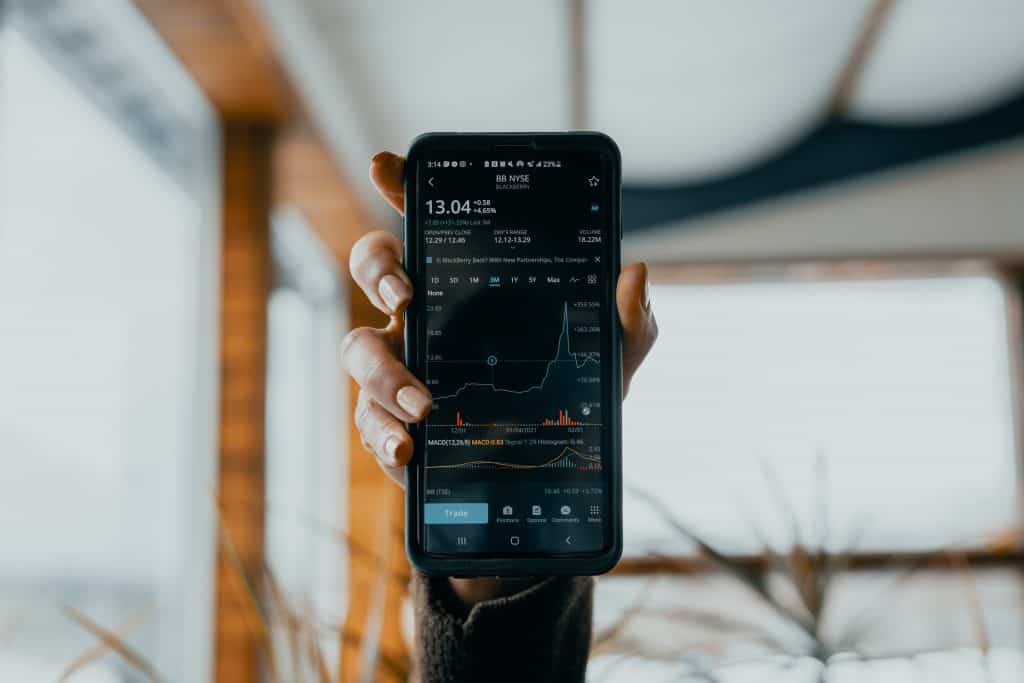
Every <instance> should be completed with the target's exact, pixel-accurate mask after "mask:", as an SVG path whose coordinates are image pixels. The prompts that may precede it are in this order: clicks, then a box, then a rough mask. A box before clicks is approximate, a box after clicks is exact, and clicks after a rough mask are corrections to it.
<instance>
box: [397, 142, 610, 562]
mask: <svg viewBox="0 0 1024 683" xmlns="http://www.w3.org/2000/svg"><path fill="white" fill-rule="evenodd" d="M546 145H553V146H557V147H560V148H565V147H578V148H582V149H599V150H603V151H606V152H608V153H609V154H610V156H611V158H612V159H613V160H614V162H613V164H612V181H613V184H612V188H613V192H612V203H613V204H612V210H611V211H609V215H610V216H612V217H613V220H614V221H615V224H614V225H613V229H612V230H611V231H610V232H611V233H612V234H614V233H615V227H616V225H617V228H618V233H619V234H618V237H619V239H617V240H615V241H614V248H613V249H612V250H611V252H612V258H611V263H610V264H609V274H610V275H611V277H610V278H609V280H608V282H609V283H610V284H609V286H610V287H611V297H612V300H613V301H614V296H615V284H614V283H616V282H617V281H618V276H619V270H620V266H621V264H620V262H621V237H622V208H621V187H622V161H621V155H620V153H619V149H618V146H616V144H615V142H614V141H613V140H612V139H611V138H610V137H608V136H607V135H604V134H603V133H597V132H567V133H424V134H423V135H420V136H418V137H417V138H416V139H415V140H413V142H412V145H411V146H410V148H409V152H408V154H407V155H406V175H405V180H404V183H405V219H404V234H403V239H404V245H405V246H404V249H405V267H406V269H407V272H409V275H410V277H412V278H413V280H414V281H418V280H419V276H420V272H419V270H420V268H421V265H420V264H421V262H422V259H420V258H418V254H417V250H418V248H419V247H418V244H419V239H418V235H413V234H411V231H412V230H414V229H415V228H414V226H415V225H416V220H417V211H418V210H419V200H418V197H417V194H416V187H415V182H412V180H411V177H410V174H409V172H408V169H411V168H415V164H416V162H417V161H418V159H419V158H420V156H421V155H422V154H423V153H424V151H426V150H428V149H453V150H455V149H460V148H466V147H473V148H480V147H500V148H502V151H508V150H509V149H515V148H518V147H523V148H533V149H538V148H543V147H544V146H546ZM421 305H422V301H421V300H420V298H419V293H418V292H417V293H415V294H414V295H413V301H412V302H411V303H410V305H409V307H408V308H407V309H406V312H405V361H406V364H407V365H408V366H409V367H410V368H412V369H413V371H414V372H415V373H416V374H417V375H418V376H420V377H421V378H422V374H421V373H420V372H419V368H420V363H419V360H418V354H419V340H418V339H417V338H416V332H415V331H416V330H418V328H419V320H418V317H419V308H420V306H421ZM609 308H610V309H611V321H610V322H611V323H612V324H611V325H607V326H606V327H607V328H608V329H610V330H611V331H612V332H611V334H612V339H611V344H612V346H611V348H612V354H611V355H612V359H611V362H612V363H613V364H614V365H613V367H612V371H611V377H612V387H611V390H612V393H611V395H612V399H613V402H614V406H615V408H614V409H612V410H610V411H608V417H609V419H608V429H610V430H611V435H610V436H611V438H610V442H611V444H612V446H613V449H612V451H613V452H612V453H611V457H610V458H605V457H604V454H602V462H603V464H604V466H605V468H606V469H607V470H608V471H609V473H610V476H609V479H608V485H609V488H610V501H611V506H612V522H611V527H610V536H611V543H610V544H609V546H608V547H607V548H606V549H605V550H604V551H603V552H600V553H596V554H593V555H574V556H555V555H552V556H538V555H532V556H524V557H507V556H502V557H494V558H489V557H465V558H452V557H436V556H434V555H431V554H428V553H427V552H425V551H424V550H423V548H422V546H421V543H420V529H421V523H422V520H421V514H422V510H423V500H422V499H421V489H422V488H423V486H422V483H423V461H422V448H423V438H424V434H423V430H422V428H421V427H420V426H419V425H408V427H409V432H410V434H411V435H412V437H413V444H414V451H413V457H412V460H411V461H410V462H409V466H408V467H407V468H406V475H405V549H406V553H407V554H408V556H409V561H410V562H411V563H412V565H413V567H415V568H416V570H417V571H419V572H421V573H422V574H426V575H428V576H451V577H476V576H547V575H575V576H584V575H594V574H603V573H605V572H607V571H609V570H611V569H612V568H613V567H614V566H615V564H616V563H617V562H618V561H619V558H620V557H621V556H622V327H621V325H620V323H619V317H618V308H617V307H616V306H614V305H613V306H610V307H609Z"/></svg>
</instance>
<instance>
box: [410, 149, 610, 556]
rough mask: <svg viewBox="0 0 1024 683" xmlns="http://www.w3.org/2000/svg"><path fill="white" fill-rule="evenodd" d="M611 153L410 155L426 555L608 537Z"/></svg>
mask: <svg viewBox="0 0 1024 683" xmlns="http://www.w3.org/2000/svg"><path fill="white" fill-rule="evenodd" d="M613 163H614V160H613V159H612V158H611V157H610V155H609V154H607V153H602V152H600V151H598V150H588V149H571V148H567V149H565V150H562V151H557V150H545V151H537V152H531V151H528V152H527V153H523V154H512V153H510V154H497V153H494V152H487V151H482V150H480V151H465V152H453V151H446V152H444V153H443V154H431V153H426V154H424V155H423V157H422V158H421V159H420V160H418V161H417V163H416V168H415V169H414V172H415V174H416V175H415V182H416V183H417V195H416V201H417V202H418V204H417V206H416V207H415V222H416V226H417V230H416V234H417V237H418V240H419V244H418V253H417V258H418V259H421V264H420V268H419V269H418V271H417V273H418V277H419V280H420V281H419V282H417V303H416V305H418V306H419V307H420V308H419V311H418V312H419V315H418V320H419V325H420V326H421V329H419V330H416V331H414V333H416V334H418V335H419V336H418V339H420V340H422V341H421V342H420V343H421V344H422V346H421V348H420V351H419V363H420V367H419V370H420V373H421V377H422V378H423V379H424V381H425V382H426V384H427V385H428V387H429V388H430V390H431V392H432V393H433V398H434V403H433V409H432V411H431V413H430V415H429V416H428V417H427V419H426V420H425V422H424V425H423V427H422V435H423V436H422V443H421V445H420V448H421V449H422V456H423V457H422V467H423V470H422V471H423V476H422V478H421V481H422V485H423V490H422V495H421V497H420V500H421V501H422V504H423V506H424V507H423V510H422V521H423V524H422V526H421V531H420V533H421V534H422V538H421V540H422V544H423V549H424V550H425V551H426V552H428V553H432V554H440V555H473V554H484V555H488V556H495V555H530V554H538V555H557V554H570V555H571V554H580V553H589V554H593V553H597V552H600V551H602V550H603V549H605V548H606V547H607V546H608V543H609V535H608V534H609V529H608V526H609V523H610V521H611V520H612V516H611V515H612V512H613V511H611V510H609V509H608V505H609V501H610V500H611V497H610V495H609V494H610V490H609V486H610V481H609V479H608V477H609V473H608V471H607V470H606V468H603V467H602V460H603V457H602V456H603V455H604V454H605V453H609V452H611V449H613V448H615V445H614V444H613V443H612V442H611V441H610V430H608V429H606V428H605V426H604V423H603V419H604V417H605V415H606V413H607V411H606V407H607V406H609V405H611V404H612V402H613V399H612V397H611V390H612V385H613V382H612V381H611V375H610V373H611V371H612V368H613V367H615V368H617V367H618V365H617V364H613V363H609V362H606V359H608V358H609V357H610V354H611V353H612V336H611V335H612V332H613V331H612V330H610V329H608V328H609V327H610V326H611V325H612V324H613V322H612V321H614V320H617V318H615V317H613V313H612V310H611V309H610V308H609V307H610V306H614V299H613V292H614V285H615V283H614V282H612V281H611V280H612V264H613V262H617V261H615V255H616V254H617V251H616V250H617V248H618V244H617V242H618V240H619V232H618V220H617V215H612V213H613V212H615V213H616V214H617V202H613V198H614V195H613V194H612V193H613V192H617V187H615V185H616V182H615V181H616V176H615V175H613V173H612V168H613V166H612V164H613ZM614 400H616V401H617V398H616V399H614ZM615 514H617V511H615Z"/></svg>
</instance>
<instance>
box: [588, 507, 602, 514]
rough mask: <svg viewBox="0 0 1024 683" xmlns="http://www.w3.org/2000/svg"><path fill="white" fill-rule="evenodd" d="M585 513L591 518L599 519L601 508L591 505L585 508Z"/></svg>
mask: <svg viewBox="0 0 1024 683" xmlns="http://www.w3.org/2000/svg"><path fill="white" fill-rule="evenodd" d="M587 512H588V513H590V516H591V517H600V516H601V506H600V505H591V506H590V507H588V508H587Z"/></svg>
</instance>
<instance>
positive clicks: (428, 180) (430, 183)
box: [427, 176, 434, 187]
mask: <svg viewBox="0 0 1024 683" xmlns="http://www.w3.org/2000/svg"><path fill="white" fill-rule="evenodd" d="M427 185H430V186H431V187H433V186H434V176H430V177H429V178H427Z"/></svg>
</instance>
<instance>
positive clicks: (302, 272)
mask: <svg viewBox="0 0 1024 683" xmlns="http://www.w3.org/2000/svg"><path fill="white" fill-rule="evenodd" d="M272 228H273V233H272V235H273V239H272V248H273V257H274V265H275V274H276V284H275V287H274V290H273V293H272V294H271V297H270V310H269V320H268V336H269V340H268V342H269V343H268V351H267V471H266V488H267V490H266V496H267V524H266V541H267V542H266V556H267V562H268V564H269V566H270V568H271V570H272V571H273V572H274V574H275V578H276V579H277V580H278V582H279V583H280V584H281V586H282V588H283V589H284V592H285V594H286V597H287V600H288V602H289V607H290V608H291V609H293V610H294V611H295V612H296V613H299V614H301V613H302V612H303V611H304V610H305V609H307V608H311V609H313V611H314V614H315V615H316V619H317V623H321V624H324V625H328V624H330V625H338V624H341V623H343V621H344V617H345V613H344V611H343V609H344V605H345V599H344V596H345V584H344V567H345V564H344V560H345V556H346V555H345V547H344V542H343V536H342V534H341V532H340V529H342V516H341V515H342V510H343V509H344V500H342V499H341V497H340V492H342V491H344V490H345V488H346V487H345V481H344V472H345V468H344V462H343V461H342V453H343V452H344V451H343V448H342V443H343V441H342V440H343V438H344V437H345V435H344V433H343V431H342V430H343V429H344V425H345V424H347V420H346V419H344V415H343V414H342V411H343V409H344V408H343V407H344V406H345V405H347V404H346V403H345V402H344V401H343V399H344V396H342V387H344V386H345V382H344V380H343V374H342V370H341V364H340V357H339V355H338V349H339V348H340V345H341V336H342V325H343V311H344V308H343V305H344V304H343V300H342V299H341V297H340V285H339V282H338V278H337V275H336V273H335V270H334V262H333V259H332V258H331V257H330V255H329V254H328V253H327V252H326V250H325V249H324V248H323V246H322V245H321V243H320V242H319V241H318V239H317V238H316V236H315V235H314V233H313V231H312V229H311V228H310V227H309V225H308V224H307V223H306V222H305V221H304V220H303V219H302V217H301V215H300V214H299V213H298V212H296V211H293V210H287V209H285V210H279V211H277V212H276V213H275V215H274V219H273V225H272ZM339 641H340V639H339V637H338V631H337V630H336V629H331V628H325V629H324V630H323V631H322V633H321V638H320V647H321V651H322V652H323V653H324V654H325V659H326V661H327V662H330V663H332V664H333V663H336V662H337V661H338V646H339ZM282 651H283V652H290V650H288V648H286V647H285V648H283V650H282ZM299 659H300V661H303V662H307V663H308V659H309V658H308V657H306V656H302V657H300V658H299ZM312 674H313V672H310V675H312Z"/></svg>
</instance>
